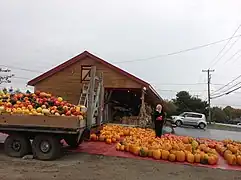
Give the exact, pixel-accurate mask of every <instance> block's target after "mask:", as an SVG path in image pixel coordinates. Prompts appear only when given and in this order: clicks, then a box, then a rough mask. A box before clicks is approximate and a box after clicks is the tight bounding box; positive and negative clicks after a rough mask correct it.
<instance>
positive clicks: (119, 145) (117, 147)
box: [116, 143, 121, 151]
mask: <svg viewBox="0 0 241 180" xmlns="http://www.w3.org/2000/svg"><path fill="white" fill-rule="evenodd" d="M120 148H121V144H120V143H117V144H116V150H117V151H119V150H120Z"/></svg>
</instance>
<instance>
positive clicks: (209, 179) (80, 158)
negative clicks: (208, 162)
mask: <svg viewBox="0 0 241 180" xmlns="http://www.w3.org/2000/svg"><path fill="white" fill-rule="evenodd" d="M0 163H1V166H0V179H3V180H43V179H46V180H48V179H50V180H52V179H58V180H77V179H86V180H87V179H88V180H95V179H96V180H97V179H98V180H102V179H103V180H109V179H110V180H113V179H114V180H119V179H120V180H123V179H127V180H135V179H138V180H144V179H146V180H152V179H153V180H154V179H158V180H160V179H168V180H189V179H190V180H193V179H195V180H214V179H218V180H227V179H229V180H232V179H235V180H241V171H226V170H219V169H210V168H202V167H193V166H188V165H176V164H172V163H160V162H154V161H147V160H135V159H127V158H117V157H107V156H98V155H88V154H85V153H78V154H77V153H71V154H67V155H66V156H64V157H63V158H61V159H59V160H56V161H50V162H43V161H37V160H33V159H15V158H9V157H6V156H5V155H4V154H3V153H1V154H0Z"/></svg>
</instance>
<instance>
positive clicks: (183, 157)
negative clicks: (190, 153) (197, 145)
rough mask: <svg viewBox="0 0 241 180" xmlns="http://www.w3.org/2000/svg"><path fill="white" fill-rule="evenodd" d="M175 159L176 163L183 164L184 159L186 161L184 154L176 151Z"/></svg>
mask: <svg viewBox="0 0 241 180" xmlns="http://www.w3.org/2000/svg"><path fill="white" fill-rule="evenodd" d="M176 159H177V161H179V162H184V161H185V159H186V155H185V153H184V152H183V151H177V152H176Z"/></svg>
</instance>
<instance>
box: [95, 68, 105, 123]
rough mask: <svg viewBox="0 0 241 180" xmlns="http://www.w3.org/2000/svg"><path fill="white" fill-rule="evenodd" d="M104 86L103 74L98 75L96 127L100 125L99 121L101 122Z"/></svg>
mask: <svg viewBox="0 0 241 180" xmlns="http://www.w3.org/2000/svg"><path fill="white" fill-rule="evenodd" d="M104 93H105V89H104V84H103V73H101V74H100V95H99V96H100V98H99V106H98V108H99V109H98V117H97V125H101V121H102V120H103V112H104V111H103V110H104Z"/></svg>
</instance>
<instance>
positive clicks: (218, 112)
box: [211, 107, 228, 123]
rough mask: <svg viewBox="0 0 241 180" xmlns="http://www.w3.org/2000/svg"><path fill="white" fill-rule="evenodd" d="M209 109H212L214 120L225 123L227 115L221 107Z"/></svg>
mask: <svg viewBox="0 0 241 180" xmlns="http://www.w3.org/2000/svg"><path fill="white" fill-rule="evenodd" d="M211 111H212V120H213V121H214V122H218V123H227V120H228V117H227V115H226V113H225V112H224V110H223V109H222V108H220V107H213V108H212V109H211Z"/></svg>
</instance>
